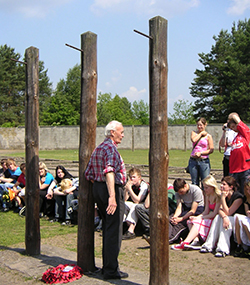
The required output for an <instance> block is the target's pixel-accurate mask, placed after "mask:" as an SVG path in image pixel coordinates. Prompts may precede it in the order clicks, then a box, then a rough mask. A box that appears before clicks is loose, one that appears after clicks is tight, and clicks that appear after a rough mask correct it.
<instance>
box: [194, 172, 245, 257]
mask: <svg viewBox="0 0 250 285" xmlns="http://www.w3.org/2000/svg"><path fill="white" fill-rule="evenodd" d="M238 187H239V185H238V183H237V182H236V180H235V179H234V178H233V177H232V176H226V177H224V178H222V180H221V186H220V189H221V207H220V210H219V214H218V215H217V216H216V217H215V218H214V220H213V222H212V225H211V228H210V231H209V234H208V237H207V240H206V242H205V243H204V244H203V245H202V247H201V249H200V252H201V253H207V252H212V251H213V250H214V249H215V248H216V253H215V257H225V256H226V255H229V253H230V238H231V234H232V232H233V229H234V217H233V216H234V214H236V213H239V214H243V213H244V206H243V195H242V194H241V193H240V192H238V191H237V188H238ZM194 249H195V248H194ZM197 249H198V248H197Z"/></svg>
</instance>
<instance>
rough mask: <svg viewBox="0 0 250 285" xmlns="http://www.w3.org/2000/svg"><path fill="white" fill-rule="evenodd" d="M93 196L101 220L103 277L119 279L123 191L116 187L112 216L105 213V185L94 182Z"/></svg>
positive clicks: (106, 191)
mask: <svg viewBox="0 0 250 285" xmlns="http://www.w3.org/2000/svg"><path fill="white" fill-rule="evenodd" d="M93 194H94V199H95V201H96V203H97V206H98V208H99V211H100V213H101V216H102V220H103V251H102V253H103V276H104V278H105V279H108V278H110V277H111V278H112V277H113V278H114V277H119V266H118V255H119V251H120V246H121V241H122V220H123V215H124V201H123V190H122V188H121V187H119V186H117V185H116V203H117V208H116V211H115V213H114V214H113V215H108V214H107V212H106V208H107V206H108V198H109V195H108V190H107V187H106V183H98V182H95V183H94V186H93Z"/></svg>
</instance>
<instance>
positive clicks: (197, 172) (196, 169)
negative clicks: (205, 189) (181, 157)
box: [188, 158, 210, 186]
mask: <svg viewBox="0 0 250 285" xmlns="http://www.w3.org/2000/svg"><path fill="white" fill-rule="evenodd" d="M188 167H189V172H190V175H191V180H192V184H195V185H198V186H199V184H200V180H201V181H202V180H203V179H204V178H206V177H207V176H208V175H209V174H210V161H209V158H206V159H200V160H199V159H195V158H190V159H189V163H188Z"/></svg>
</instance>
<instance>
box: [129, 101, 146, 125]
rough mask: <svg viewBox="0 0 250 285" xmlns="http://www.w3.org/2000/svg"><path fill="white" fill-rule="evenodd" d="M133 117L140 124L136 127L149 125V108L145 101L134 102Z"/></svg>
mask: <svg viewBox="0 0 250 285" xmlns="http://www.w3.org/2000/svg"><path fill="white" fill-rule="evenodd" d="M132 112H133V115H134V117H135V119H136V121H137V122H138V123H137V124H134V125H149V106H148V104H147V103H145V102H144V101H143V100H140V101H134V102H133V106H132Z"/></svg>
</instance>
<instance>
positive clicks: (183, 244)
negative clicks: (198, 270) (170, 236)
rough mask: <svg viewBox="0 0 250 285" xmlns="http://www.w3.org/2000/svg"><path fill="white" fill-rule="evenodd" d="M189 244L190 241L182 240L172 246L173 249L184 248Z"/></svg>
mask: <svg viewBox="0 0 250 285" xmlns="http://www.w3.org/2000/svg"><path fill="white" fill-rule="evenodd" d="M188 244H189V243H188V242H184V241H182V242H181V243H179V244H174V245H172V246H171V249H173V250H183V249H184V247H185V245H188Z"/></svg>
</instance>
